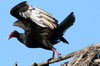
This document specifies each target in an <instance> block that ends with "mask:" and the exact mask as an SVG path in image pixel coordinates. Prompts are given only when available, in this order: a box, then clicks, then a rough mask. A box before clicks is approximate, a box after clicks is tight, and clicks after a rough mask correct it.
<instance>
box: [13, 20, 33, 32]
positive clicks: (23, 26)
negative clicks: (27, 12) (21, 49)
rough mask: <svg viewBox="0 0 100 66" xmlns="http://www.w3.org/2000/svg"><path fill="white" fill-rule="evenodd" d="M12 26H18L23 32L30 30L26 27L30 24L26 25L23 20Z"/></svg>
mask: <svg viewBox="0 0 100 66" xmlns="http://www.w3.org/2000/svg"><path fill="white" fill-rule="evenodd" d="M13 26H18V27H20V28H22V29H24V30H25V32H26V31H29V30H31V29H30V27H28V26H31V25H30V23H29V24H27V22H26V21H25V20H23V21H20V20H17V21H15V22H14V23H13Z"/></svg>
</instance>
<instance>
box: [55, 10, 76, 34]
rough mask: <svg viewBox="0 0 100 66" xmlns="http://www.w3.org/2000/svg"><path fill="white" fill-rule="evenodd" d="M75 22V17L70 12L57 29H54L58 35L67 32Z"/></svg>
mask: <svg viewBox="0 0 100 66" xmlns="http://www.w3.org/2000/svg"><path fill="white" fill-rule="evenodd" d="M74 22H75V16H74V13H73V12H71V13H70V14H69V15H68V17H66V18H65V19H64V20H63V21H62V22H61V23H60V25H59V26H58V28H57V29H56V30H57V31H59V32H60V33H63V32H65V30H67V29H68V28H69V27H71V26H72V25H73V23H74Z"/></svg>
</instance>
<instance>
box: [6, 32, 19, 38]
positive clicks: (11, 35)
mask: <svg viewBox="0 0 100 66" xmlns="http://www.w3.org/2000/svg"><path fill="white" fill-rule="evenodd" d="M18 35H19V33H18V32H17V31H16V30H14V31H13V32H11V34H10V35H9V36H8V38H7V39H8V40H9V39H10V38H12V37H18Z"/></svg>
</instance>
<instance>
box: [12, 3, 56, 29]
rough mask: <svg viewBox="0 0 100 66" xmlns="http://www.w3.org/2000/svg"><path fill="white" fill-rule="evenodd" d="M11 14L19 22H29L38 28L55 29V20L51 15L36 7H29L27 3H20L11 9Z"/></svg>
mask: <svg viewBox="0 0 100 66" xmlns="http://www.w3.org/2000/svg"><path fill="white" fill-rule="evenodd" d="M11 14H12V15H13V16H15V17H16V18H18V19H19V20H21V19H26V20H30V21H32V22H34V23H35V24H37V25H38V26H40V27H48V28H50V29H55V28H56V27H57V20H56V19H55V18H54V17H53V16H52V15H51V14H49V13H47V12H46V11H44V10H42V9H39V8H37V7H33V6H30V5H28V4H27V2H22V3H20V4H18V5H16V6H15V7H13V8H12V9H11Z"/></svg>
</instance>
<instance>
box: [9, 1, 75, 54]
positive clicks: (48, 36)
mask: <svg viewBox="0 0 100 66" xmlns="http://www.w3.org/2000/svg"><path fill="white" fill-rule="evenodd" d="M10 13H11V15H12V16H14V17H15V18H17V19H18V20H17V21H16V22H14V23H13V25H14V26H18V27H21V28H23V29H24V30H25V33H19V32H17V31H16V30H15V31H13V32H12V33H11V34H10V35H9V37H8V39H10V38H11V37H16V38H17V39H18V40H19V41H20V42H22V43H23V44H25V45H26V46H27V47H29V48H44V49H47V50H52V51H53V52H55V53H56V54H57V55H60V53H58V52H57V51H56V49H55V48H54V47H53V45H54V44H57V43H58V42H60V41H62V42H64V43H68V41H67V40H66V39H65V38H64V37H63V34H64V32H65V31H66V30H67V29H68V28H69V27H70V26H72V25H73V23H74V22H75V17H74V14H73V12H71V13H70V14H69V15H68V17H66V18H65V19H64V20H63V21H62V22H61V23H60V24H59V25H58V21H57V20H56V19H55V18H54V17H53V16H52V15H51V14H49V13H47V12H46V11H44V10H41V9H39V8H37V7H33V6H30V5H28V4H27V2H26V1H24V2H22V3H20V4H18V5H16V6H14V7H13V8H12V9H11V11H10Z"/></svg>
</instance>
